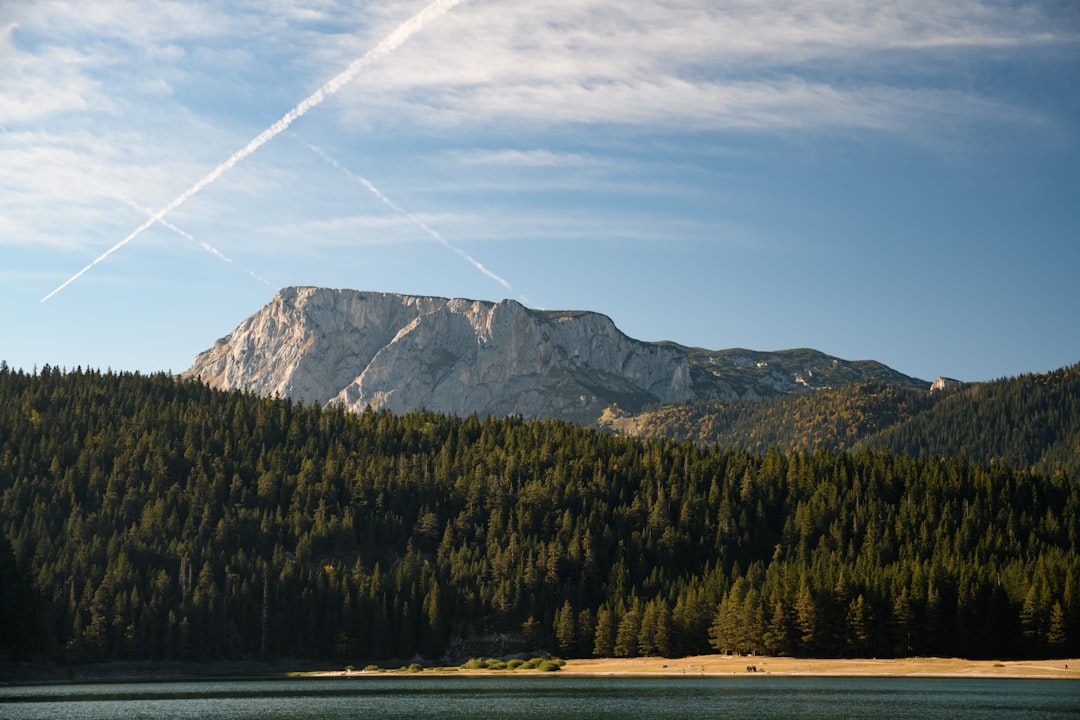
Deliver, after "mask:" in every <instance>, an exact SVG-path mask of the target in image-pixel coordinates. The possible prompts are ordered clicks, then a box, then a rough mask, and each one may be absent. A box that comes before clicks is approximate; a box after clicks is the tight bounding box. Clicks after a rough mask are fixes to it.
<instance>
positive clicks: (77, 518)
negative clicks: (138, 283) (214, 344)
mask: <svg viewBox="0 0 1080 720" xmlns="http://www.w3.org/2000/svg"><path fill="white" fill-rule="evenodd" d="M1078 510H1080V490H1078V488H1077V483H1076V481H1075V480H1074V479H1072V478H1071V477H1070V476H1069V475H1068V474H1065V473H1061V472H1057V473H1052V474H1044V473H1041V472H1039V471H1037V470H1036V469H1033V468H1030V467H1027V468H1024V469H1018V468H1015V467H1012V466H1010V465H1007V464H1005V463H1002V462H998V461H994V462H990V463H985V464H976V463H971V462H968V461H967V460H964V459H958V458H950V459H945V458H940V457H924V458H913V457H905V456H901V455H896V454H893V453H890V452H888V451H883V450H870V449H863V450H859V451H856V452H834V451H831V450H828V449H818V450H815V451H813V452H808V451H806V450H790V451H786V452H781V451H779V450H777V449H768V450H764V451H761V452H751V451H748V450H736V449H730V448H724V447H721V446H719V445H715V444H714V445H710V446H702V445H699V444H694V443H690V442H684V443H679V442H674V441H671V440H666V439H655V440H648V441H643V440H637V439H632V438H628V437H620V436H616V435H612V434H606V433H600V432H595V431H592V430H588V429H585V428H582V427H578V426H575V425H571V424H568V423H563V422H557V421H550V420H537V421H528V422H526V421H523V420H521V419H517V418H509V419H504V420H495V419H490V418H489V419H479V418H477V417H469V418H454V417H447V416H443V415H438V414H433V413H426V412H417V413H411V414H407V415H402V416H395V415H392V414H389V413H386V412H379V413H374V412H366V413H363V414H359V415H357V414H351V413H348V412H345V411H343V410H340V409H334V408H329V409H322V408H318V407H314V406H310V405H304V404H300V403H296V402H292V401H289V400H284V399H263V398H257V397H255V396H254V395H252V394H249V393H240V392H232V393H225V392H219V391H214V390H211V389H209V388H207V387H206V386H204V385H201V384H199V383H197V382H195V381H184V380H178V379H176V378H174V377H172V376H169V375H165V374H157V375H150V376H144V375H140V374H137V373H102V372H98V371H84V370H81V369H76V370H74V371H59V370H56V369H53V368H49V367H45V368H42V369H41V370H40V371H39V372H34V373H32V374H31V373H25V372H21V371H13V370H11V369H9V368H8V367H7V366H6V365H2V364H0V536H2V538H0V643H2V644H3V646H4V647H6V648H8V650H9V651H10V652H13V653H15V654H16V655H19V656H22V657H41V658H46V657H47V658H59V659H65V660H97V659H163V658H170V659H191V660H198V659H241V658H280V657H308V658H326V659H330V658H334V659H342V660H345V661H349V662H359V661H366V660H377V659H388V658H398V659H408V658H413V657H415V656H424V657H428V658H441V657H458V658H460V657H470V656H476V655H479V654H505V653H510V652H515V651H526V650H535V649H547V650H551V651H553V652H559V653H560V654H564V655H568V656H591V655H616V656H635V655H646V654H648V655H653V654H656V655H671V656H675V655H683V654H690V653H699V652H709V651H719V652H749V651H753V652H763V653H764V652H768V653H779V654H793V655H817V656H892V655H897V656H905V655H913V654H919V655H926V654H948V655H960V656H967V657H989V656H1043V655H1059V654H1076V653H1077V651H1078V650H1080V553H1078V549H1080V527H1078V523H1077V517H1078V514H1077V511H1078Z"/></svg>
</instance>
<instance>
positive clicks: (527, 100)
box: [0, 0, 1080, 380]
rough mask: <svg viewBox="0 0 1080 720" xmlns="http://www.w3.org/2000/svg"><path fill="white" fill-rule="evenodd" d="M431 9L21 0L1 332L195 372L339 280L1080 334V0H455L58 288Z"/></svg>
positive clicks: (5, 193)
mask: <svg viewBox="0 0 1080 720" xmlns="http://www.w3.org/2000/svg"><path fill="white" fill-rule="evenodd" d="M427 4H428V3H427V2H426V0H419V1H418V2H414V1H413V0H409V1H403V0H395V1H394V2H388V1H381V0H379V1H375V2H362V1H356V2H344V1H342V2H339V1H336V0H308V1H306V2H286V1H285V0H242V1H231V2H224V1H222V2H209V1H208V2H193V1H186V0H185V1H175V2H170V1H166V0H98V1H97V2H94V3H92V4H91V3H82V2H76V1H74V0H6V2H4V3H3V4H0V69H2V70H0V302H2V303H3V307H4V312H3V315H2V316H0V317H2V320H0V338H2V340H0V359H3V360H5V361H6V362H8V364H9V365H12V366H15V367H22V368H25V369H27V370H29V369H32V368H33V367H35V366H36V367H40V366H42V365H44V364H46V363H48V364H50V365H54V366H60V367H68V368H71V367H75V366H77V365H78V366H83V367H96V368H101V369H106V368H112V369H114V370H139V371H144V372H152V371H157V370H172V371H175V372H179V371H182V370H184V369H186V368H187V367H188V366H189V365H190V364H191V361H192V360H193V358H194V356H195V355H196V354H197V353H199V352H200V351H202V350H204V349H206V348H208V347H209V346H210V345H212V344H213V342H214V340H216V339H217V338H218V337H221V336H223V335H225V334H227V333H228V332H229V331H230V330H231V329H232V328H233V327H235V326H236V325H237V324H239V323H240V322H241V321H242V320H243V319H244V318H245V317H247V316H248V315H250V314H251V313H253V312H255V311H257V310H258V309H259V308H260V307H262V306H263V305H264V304H265V303H266V302H268V301H269V300H270V298H271V297H272V295H273V293H274V292H275V291H276V290H277V289H278V288H279V287H284V286H288V285H319V286H326V287H345V288H355V289H361V290H377V291H388V292H401V293H410V294H420V295H440V296H446V297H470V298H477V299H488V300H498V299H502V298H505V297H509V298H515V299H518V300H520V301H522V302H524V303H525V304H527V305H529V306H532V307H538V308H545V309H552V310H554V309H587V310H595V311H598V312H602V313H605V314H607V315H609V316H610V317H611V318H612V319H613V320H614V321H615V323H616V324H617V325H618V326H619V327H620V328H621V329H622V330H623V331H624V332H626V333H627V334H628V335H630V336H632V337H636V338H639V339H642V340H673V341H676V342H679V343H683V344H685V345H693V346H699V347H706V348H711V349H722V348H730V347H744V348H750V349H755V350H779V349H785V348H794V347H812V348H815V349H818V350H821V351H823V352H826V353H829V354H832V355H835V356H838V357H841V358H844V359H848V360H859V359H875V360H879V361H881V362H884V363H885V364H887V365H889V366H891V367H893V368H896V369H897V370H900V371H901V372H905V373H908V374H910V375H913V376H916V377H922V378H925V379H928V380H932V379H933V378H935V377H937V376H938V375H946V376H950V377H955V378H959V379H962V380H989V379H993V378H998V377H1004V376H1010V375H1015V374H1019V373H1025V372H1041V371H1046V370H1051V369H1055V368H1058V367H1062V366H1065V365H1069V364H1072V363H1075V362H1077V361H1080V320H1078V309H1080V281H1078V278H1080V4H1078V3H1076V2H1075V0H1046V1H1044V2H1031V3H1026V2H1008V1H1005V0H1001V1H998V0H994V1H979V0H953V1H951V2H947V3H943V2H940V0H898V1H895V2H890V3H878V2H865V1H856V0H821V1H818V2H812V1H807V2H799V1H796V0H736V1H732V2H726V1H723V0H635V2H632V3H626V2H617V1H615V0H534V1H532V2H528V3H520V2H516V3H510V2H505V0H502V1H495V0H461V2H454V0H444V5H443V6H441V7H439V8H438V9H439V10H441V11H444V12H442V14H437V15H433V16H431V17H426V16H425V17H426V20H425V22H423V23H421V24H420V26H418V27H414V28H412V29H413V30H415V32H412V34H411V35H409V36H408V37H407V38H405V39H403V40H402V41H401V42H400V43H396V44H395V45H394V47H392V48H390V49H389V50H388V51H387V52H385V53H382V54H381V55H380V56H378V57H372V58H371V59H370V62H367V63H366V64H364V65H363V67H362V68H361V69H360V70H359V71H358V72H356V74H355V77H352V78H351V79H350V80H349V82H347V83H346V84H345V85H344V86H342V87H341V88H340V90H337V91H336V92H334V93H333V94H330V95H328V96H326V97H325V98H324V99H323V100H322V101H321V102H320V103H318V104H317V105H315V106H313V107H311V108H310V109H309V110H307V111H306V113H305V114H303V116H302V117H299V118H298V119H296V120H295V122H293V123H292V124H291V125H289V127H288V128H287V129H285V130H284V131H283V132H281V133H280V134H278V135H276V136H275V137H273V138H272V139H270V140H268V141H267V142H266V143H265V144H263V145H261V147H259V148H258V149H257V150H256V151H254V152H252V153H251V154H250V155H248V156H246V157H244V158H243V159H241V160H240V161H239V162H237V163H236V164H235V166H233V167H231V168H229V169H227V170H226V171H224V172H222V173H221V174H220V177H218V178H216V179H215V180H214V182H212V183H211V184H208V185H206V186H205V187H203V188H202V189H200V190H199V191H198V192H196V193H194V194H192V195H191V196H190V197H188V198H186V199H185V201H184V202H183V203H182V204H180V205H178V206H177V207H176V208H175V209H173V210H171V211H170V212H168V213H167V214H166V215H165V216H164V218H163V219H164V220H165V221H167V223H168V225H166V224H163V223H155V224H153V225H152V226H150V227H149V228H147V229H146V230H145V231H143V232H141V233H139V234H138V235H137V236H136V237H134V238H132V239H131V240H130V241H129V242H127V243H126V244H123V245H122V247H119V248H118V249H117V250H116V251H115V252H113V253H112V254H110V255H108V256H107V257H105V258H104V259H103V260H101V262H99V263H98V264H96V265H94V266H93V267H92V268H91V269H89V270H88V271H87V272H85V274H83V275H81V276H79V277H78V278H76V279H75V280H73V281H72V282H70V284H68V285H67V286H64V287H63V288H62V289H61V290H59V291H58V292H55V294H53V295H52V296H51V297H49V299H48V300H47V301H46V302H42V298H44V297H46V296H48V295H49V294H50V293H52V292H54V291H56V290H57V288H59V287H61V286H62V284H63V283H65V282H66V281H68V280H69V279H70V278H72V277H73V276H74V275H75V274H76V273H77V272H79V271H80V269H82V268H84V267H86V266H87V265H88V264H89V263H91V262H92V261H94V260H95V258H98V257H100V256H101V255H102V254H103V253H106V251H108V250H109V249H110V248H113V247H115V246H116V245H117V244H118V243H120V242H121V241H122V240H123V239H125V238H126V237H127V236H129V234H131V233H132V232H133V231H134V230H135V229H136V228H138V227H139V226H140V225H142V224H143V223H144V221H146V220H147V219H148V218H149V217H150V216H151V215H152V214H153V213H155V212H157V211H160V210H162V209H163V208H166V207H168V206H169V205H170V203H172V202H173V201H174V200H176V199H177V198H178V197H180V196H181V194H182V193H184V192H185V191H186V190H188V189H189V188H192V187H193V186H194V185H195V184H196V183H197V182H199V180H200V178H205V177H206V176H207V175H208V174H209V173H211V172H212V171H214V169H215V168H216V167H218V166H219V164H221V163H222V162H224V161H226V160H227V159H228V158H230V157H231V156H233V155H234V154H235V153H236V152H237V151H239V150H240V149H241V148H244V147H245V145H247V144H248V143H249V141H251V140H252V139H253V138H255V137H256V136H258V135H259V134H260V133H262V132H263V131H264V130H266V129H267V128H269V127H270V126H271V125H272V124H273V123H275V122H276V121H278V120H279V119H280V118H282V117H283V116H284V115H285V114H286V113H287V112H288V111H289V110H290V109H292V108H293V107H294V106H296V105H297V103H299V102H301V101H302V100H303V99H305V98H307V97H309V96H310V95H311V94H312V93H313V92H315V91H316V90H318V89H319V88H320V87H322V86H323V85H324V83H326V82H327V81H328V80H330V79H331V78H334V77H335V76H337V75H338V74H339V73H341V72H342V71H343V70H345V69H346V68H348V67H349V66H350V63H352V62H353V61H354V60H356V59H358V58H361V57H363V56H364V55H365V54H366V53H368V52H369V51H372V50H373V49H374V48H380V47H384V49H385V41H386V40H387V38H388V37H396V36H394V33H395V30H396V28H399V26H400V25H401V24H402V23H403V22H405V21H407V20H409V18H411V17H413V16H414V15H416V14H417V13H419V12H420V11H422V10H423V9H424V8H425V7H426V6H427ZM381 43H382V45H381Z"/></svg>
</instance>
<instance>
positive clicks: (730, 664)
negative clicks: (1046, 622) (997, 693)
mask: <svg viewBox="0 0 1080 720" xmlns="http://www.w3.org/2000/svg"><path fill="white" fill-rule="evenodd" d="M748 668H754V670H749V669H748ZM561 672H562V673H563V674H575V675H684V674H685V675H753V674H758V675H760V674H769V675H835V676H859V675H865V676H896V677H998V678H1006V677H1009V678H1061V679H1073V680H1080V659H1069V660H963V659H960V658H899V659H890V660H876V659H875V660H869V659H864V660H818V659H805V658H790V657H760V656H759V657H738V656H729V655H700V656H697V657H689V658H679V659H668V658H627V659H619V658H613V659H595V660H568V661H567V662H566V665H565V666H564V667H563V668H562V671H561Z"/></svg>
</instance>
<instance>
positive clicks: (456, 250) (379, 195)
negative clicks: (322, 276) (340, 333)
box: [304, 143, 514, 290]
mask: <svg viewBox="0 0 1080 720" xmlns="http://www.w3.org/2000/svg"><path fill="white" fill-rule="evenodd" d="M304 144H305V145H307V146H308V147H309V148H311V149H312V150H313V151H315V153H317V154H318V155H319V157H321V158H322V159H323V160H325V161H326V162H328V163H330V164H331V165H333V166H334V167H336V168H337V169H338V170H340V171H341V172H343V173H345V175H347V176H348V177H350V178H351V179H353V180H355V181H356V182H358V183H360V184H361V185H363V186H364V187H366V188H367V189H368V190H370V191H371V194H372V195H374V196H375V197H377V198H379V200H380V201H382V203H383V204H384V205H386V206H387V207H388V208H390V209H391V210H393V211H394V212H397V213H400V214H402V215H404V216H405V217H406V218H408V219H409V220H410V221H412V222H413V223H414V224H415V225H416V226H417V227H419V228H420V229H421V230H423V231H424V232H426V233H427V234H428V235H430V236H431V237H433V238H435V240H436V241H437V242H438V243H439V244H441V245H442V246H443V247H445V248H446V249H447V250H449V251H450V252H452V253H454V254H455V255H457V256H458V257H460V258H462V259H463V260H465V262H467V263H469V264H470V265H472V266H473V267H474V268H476V269H477V270H479V271H480V272H482V273H483V274H484V275H487V276H488V277H489V278H491V279H492V280H494V281H495V282H497V283H499V284H500V285H502V286H503V287H504V288H506V289H507V290H513V289H514V288H513V287H511V286H510V283H508V282H507V281H506V280H504V279H503V278H501V277H499V276H498V275H496V274H495V273H493V272H492V271H491V270H488V269H487V268H486V267H484V264H483V263H481V262H480V261H479V260H477V259H476V258H474V257H473V256H472V255H469V254H468V253H467V252H465V251H464V250H462V249H461V248H458V247H456V246H455V245H451V244H450V243H449V242H448V241H447V240H446V238H444V237H443V236H442V235H440V234H439V233H438V232H436V231H435V230H434V229H432V228H431V227H430V226H428V224H427V223H425V222H424V221H423V220H421V219H420V218H418V217H416V216H415V215H413V214H412V213H410V212H409V211H407V210H405V209H404V208H402V207H401V206H399V205H398V204H397V203H395V202H394V201H393V200H391V199H390V198H388V197H386V196H385V195H383V194H382V192H380V191H379V189H378V188H377V187H375V186H374V185H372V184H371V183H370V182H369V181H368V180H367V178H365V177H362V176H360V175H357V174H356V173H354V172H352V171H351V170H349V169H348V168H346V167H344V166H343V165H342V164H341V163H339V162H338V161H337V160H334V158H332V157H330V156H329V155H327V154H326V153H325V152H323V151H322V149H321V148H318V147H315V146H314V145H311V144H309V143H304Z"/></svg>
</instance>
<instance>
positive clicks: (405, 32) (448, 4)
mask: <svg viewBox="0 0 1080 720" xmlns="http://www.w3.org/2000/svg"><path fill="white" fill-rule="evenodd" d="M459 2H461V0H435V1H434V2H432V3H431V4H430V5H428V6H427V7H425V8H424V9H423V10H421V11H420V12H418V13H417V14H416V15H413V16H412V17H411V18H409V19H408V20H406V21H405V22H403V23H402V24H401V25H399V26H398V27H397V28H396V29H395V30H394V31H393V32H392V33H390V34H389V35H387V36H386V37H385V38H383V40H382V41H381V42H380V43H379V44H378V45H376V46H375V47H373V48H372V49H371V50H369V51H367V52H366V53H365V54H364V55H362V56H361V57H359V58H357V59H356V60H353V61H352V62H351V63H350V64H349V66H348V67H347V68H345V69H344V70H342V71H341V72H340V73H338V74H337V75H335V76H334V77H332V78H331V79H329V80H327V81H326V83H325V84H323V86H322V87H321V88H319V89H318V90H316V91H315V92H313V93H312V94H311V95H309V96H308V97H306V98H304V99H303V100H302V101H301V102H300V103H299V104H298V105H297V106H296V107H294V108H293V109H292V110H290V111H289V112H287V113H285V115H284V116H282V118H281V119H280V120H278V121H277V122H276V123H274V124H273V125H271V126H270V127H268V128H267V129H266V130H263V131H262V132H261V133H259V134H258V135H256V136H255V137H254V138H253V139H252V140H251V141H250V142H249V143H248V144H247V145H245V146H244V147H242V148H241V149H240V150H237V151H236V152H235V153H233V154H232V156H231V157H229V159H228V160H226V161H225V162H223V163H221V164H220V165H218V166H217V167H216V168H214V169H213V170H212V171H211V172H210V173H209V174H208V175H207V176H206V177H204V178H203V179H202V180H199V181H198V182H197V183H195V184H194V185H192V186H191V187H190V188H188V189H187V190H185V191H184V192H183V193H181V194H180V195H179V196H178V197H177V198H176V199H175V200H173V201H172V202H171V203H169V204H168V205H166V206H165V207H163V208H161V209H160V210H158V211H157V212H155V213H154V214H153V215H151V216H150V218H148V219H147V220H146V222H144V223H143V224H142V225H140V226H139V227H137V228H135V229H134V230H132V231H131V233H130V234H129V235H128V236H127V237H125V238H124V239H123V240H121V241H120V242H118V243H116V244H115V245H113V246H112V247H111V248H109V249H108V250H106V251H105V252H103V253H102V254H101V255H99V256H98V257H97V258H96V259H95V260H94V261H93V262H91V263H90V264H89V265H87V266H86V267H84V268H83V269H82V270H80V271H79V272H77V273H75V274H74V275H72V276H71V277H70V278H68V279H67V280H66V281H65V282H64V283H63V284H62V285H60V287H58V288H56V289H55V290H53V291H52V292H51V293H49V294H48V295H46V296H45V297H43V298H41V302H45V301H46V300H48V299H49V298H51V297H52V296H53V295H55V294H56V293H58V292H60V291H61V290H63V289H64V288H66V287H67V286H68V285H70V284H71V283H73V282H75V281H76V280H78V279H79V278H80V277H82V276H83V275H84V274H86V272H87V271H88V270H90V268H92V267H94V266H95V265H97V264H98V263H99V262H101V261H102V260H104V259H105V258H107V257H109V256H110V255H112V254H113V253H114V252H116V251H117V250H119V249H120V248H122V247H124V246H125V245H127V244H128V243H129V242H131V241H132V240H134V239H135V238H136V237H138V235H139V234H140V233H142V231H143V230H146V229H147V228H148V227H150V226H151V225H153V224H154V223H156V222H159V221H161V219H162V218H164V217H165V216H166V215H168V214H169V213H170V212H172V211H173V210H175V209H176V208H178V207H180V206H181V205H182V204H184V203H185V202H187V200H188V199H190V198H191V197H192V196H193V195H195V194H196V193H198V192H199V191H200V190H202V189H203V188H204V187H206V186H207V185H209V184H210V183H212V182H214V181H215V180H217V179H218V178H219V177H221V176H222V175H224V174H225V173H226V172H227V171H228V170H229V169H230V168H232V167H233V166H234V165H236V164H237V163H238V162H240V161H241V160H243V159H244V158H246V157H247V156H248V155H250V154H252V153H253V152H255V151H256V150H258V149H259V148H260V147H262V146H263V145H265V144H266V143H268V142H270V141H271V140H273V139H274V138H275V137H277V136H278V135H280V134H281V133H282V132H284V130H285V129H286V128H288V127H289V126H290V125H292V124H293V122H294V121H296V120H297V118H300V117H302V116H303V115H304V114H305V113H306V112H307V111H308V110H310V109H312V108H313V107H315V106H317V105H319V104H321V103H322V102H323V100H325V99H326V98H328V97H330V96H331V95H333V94H334V93H336V92H337V91H338V90H340V89H341V88H343V87H344V86H345V85H346V84H348V83H349V81H351V80H352V79H353V78H354V77H356V76H357V75H358V74H359V73H360V71H361V70H363V69H364V67H365V66H367V65H368V64H369V63H370V62H372V61H373V60H377V59H378V58H381V57H383V56H384V55H388V54H389V53H391V52H393V51H394V50H396V49H397V48H398V47H399V46H400V45H401V44H402V43H404V42H405V41H406V40H408V39H409V38H410V37H411V36H412V35H413V34H415V33H416V32H418V31H419V30H420V29H421V28H423V27H424V26H425V25H427V24H428V23H429V22H431V21H432V20H434V19H436V18H438V17H440V16H442V15H444V14H445V13H446V12H448V11H449V10H450V9H451V8H453V7H454V6H455V5H457V4H458V3H459Z"/></svg>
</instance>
